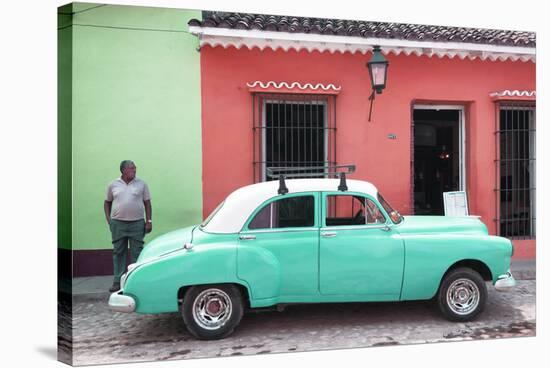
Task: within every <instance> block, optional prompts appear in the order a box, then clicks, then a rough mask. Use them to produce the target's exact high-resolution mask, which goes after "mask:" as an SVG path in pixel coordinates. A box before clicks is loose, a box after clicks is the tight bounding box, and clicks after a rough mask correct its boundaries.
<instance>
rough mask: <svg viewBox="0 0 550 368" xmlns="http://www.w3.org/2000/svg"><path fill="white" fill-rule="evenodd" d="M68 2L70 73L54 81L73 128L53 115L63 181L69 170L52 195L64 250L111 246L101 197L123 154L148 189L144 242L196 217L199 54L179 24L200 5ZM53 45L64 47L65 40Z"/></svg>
mask: <svg viewBox="0 0 550 368" xmlns="http://www.w3.org/2000/svg"><path fill="white" fill-rule="evenodd" d="M72 5H73V7H72V26H70V27H68V29H70V30H71V31H70V32H71V35H72V40H71V42H70V47H71V48H72V50H71V51H70V53H71V54H72V77H71V81H70V82H64V84H62V83H60V86H59V88H60V89H64V88H65V86H66V84H70V85H71V86H72V99H70V100H71V101H70V102H71V103H70V105H71V117H72V119H71V120H72V127H71V126H70V125H71V124H67V123H66V120H67V119H66V117H62V116H61V114H60V121H59V127H60V132H61V133H60V136H63V137H65V138H64V142H65V143H62V142H61V141H60V142H59V148H60V151H63V152H62V154H60V159H59V163H60V166H59V172H60V175H61V176H62V177H63V178H64V181H63V182H64V183H66V182H67V179H66V170H64V168H66V167H70V168H71V180H72V186H71V190H70V192H71V194H70V196H69V195H68V194H67V192H66V191H65V189H63V192H62V195H61V197H70V198H71V199H72V204H71V208H72V218H71V220H70V221H68V220H64V221H63V224H69V223H70V222H72V224H71V225H70V227H71V229H72V234H71V237H72V241H71V244H72V249H74V250H82V249H111V248H112V246H111V242H110V233H109V229H108V227H107V225H106V222H105V217H104V214H103V200H104V198H105V190H106V187H107V184H108V183H109V182H110V181H111V180H113V179H115V178H116V177H118V176H120V172H119V169H118V166H119V163H120V161H122V160H124V159H131V160H134V161H135V163H136V166H137V168H138V170H137V176H138V177H140V178H141V179H143V180H145V181H146V182H147V183H148V184H149V189H150V191H151V196H152V198H151V202H152V205H153V232H152V233H151V234H149V235H147V237H146V241H147V240H148V239H152V237H154V236H156V235H159V234H162V233H164V232H167V231H170V230H173V229H176V228H180V227H183V226H186V225H189V224H194V223H198V222H200V221H201V218H202V184H201V179H202V170H201V152H202V148H201V123H200V121H201V120H200V119H201V110H200V103H201V100H200V59H199V58H200V56H199V53H198V52H197V51H196V48H197V47H198V39H197V37H195V36H193V35H191V34H189V33H188V31H187V30H188V26H187V22H188V21H189V20H190V19H191V18H198V19H200V17H201V13H200V11H189V10H180V9H162V8H149V7H134V6H115V5H100V4H86V3H74V4H72ZM61 10H62V8H60V12H61ZM58 32H59V34H60V35H61V34H62V33H63V32H65V30H62V29H61V27H60V30H58ZM60 37H61V36H60ZM59 47H60V48H63V49H64V51H63V52H61V54H64V53H65V52H67V51H66V49H67V48H68V46H67V42H64V43H60V44H59ZM60 64H61V59H60ZM62 79H63V78H60V80H62ZM63 80H64V79H63ZM65 109H66V107H64V108H62V109H60V112H61V111H65ZM67 125H69V127H67ZM68 141H70V142H68ZM71 147H72V150H71ZM61 172H63V174H61ZM65 209H66V207H64V206H60V208H59V212H64V211H65ZM63 216H64V214H61V215H60V217H63ZM60 226H62V225H60ZM67 226H69V225H67ZM61 246H62V247H64V248H67V246H66V244H65V242H62V244H61ZM68 249H70V247H69V248H68Z"/></svg>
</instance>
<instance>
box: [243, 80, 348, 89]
mask: <svg viewBox="0 0 550 368" xmlns="http://www.w3.org/2000/svg"><path fill="white" fill-rule="evenodd" d="M246 85H247V87H249V88H256V87H258V86H259V87H260V88H264V89H267V88H269V87H273V88H276V89H281V88H286V89H295V88H296V87H297V88H298V89H301V90H305V89H312V90H317V89H322V90H324V91H328V90H333V91H340V90H341V89H342V87H336V86H335V85H334V84H332V83H331V84H327V85H326V86H325V85H323V84H321V83H317V84H316V85H315V86H313V84H311V83H306V84H303V85H302V84H300V83H299V82H292V83H291V84H290V85H289V84H288V83H287V82H281V83H279V84H277V82H275V81H269V82H267V83H265V84H264V83H263V82H261V81H255V82H253V83H246Z"/></svg>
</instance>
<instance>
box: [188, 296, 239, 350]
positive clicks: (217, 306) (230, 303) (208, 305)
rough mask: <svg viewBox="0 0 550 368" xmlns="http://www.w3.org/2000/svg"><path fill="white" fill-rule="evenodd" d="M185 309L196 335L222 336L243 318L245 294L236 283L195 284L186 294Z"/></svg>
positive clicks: (192, 331) (215, 337)
mask: <svg viewBox="0 0 550 368" xmlns="http://www.w3.org/2000/svg"><path fill="white" fill-rule="evenodd" d="M181 313H182V317H183V321H184V323H185V325H186V326H187V329H188V330H189V332H191V334H192V335H193V336H195V337H197V338H199V339H203V340H216V339H222V338H224V337H226V336H228V335H230V334H231V333H232V332H233V330H234V329H235V327H236V326H237V325H238V324H239V322H240V321H241V318H242V315H243V302H242V295H241V293H240V291H239V289H238V288H237V287H235V286H234V285H202V286H193V287H191V288H190V289H189V290H188V291H187V293H186V294H185V296H184V297H183V304H182V310H181Z"/></svg>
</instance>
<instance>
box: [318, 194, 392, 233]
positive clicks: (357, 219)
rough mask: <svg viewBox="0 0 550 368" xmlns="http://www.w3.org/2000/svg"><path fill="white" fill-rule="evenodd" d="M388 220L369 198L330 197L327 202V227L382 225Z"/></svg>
mask: <svg viewBox="0 0 550 368" xmlns="http://www.w3.org/2000/svg"><path fill="white" fill-rule="evenodd" d="M385 222H386V219H385V217H384V215H383V214H382V212H381V211H380V209H379V208H378V206H377V205H376V204H375V203H374V202H373V201H372V200H370V199H369V198H366V197H362V196H354V195H329V196H327V200H326V218H325V224H326V226H349V225H369V224H382V223H385Z"/></svg>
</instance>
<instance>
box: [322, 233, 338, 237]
mask: <svg viewBox="0 0 550 368" xmlns="http://www.w3.org/2000/svg"><path fill="white" fill-rule="evenodd" d="M336 234H337V233H336V231H323V232H322V233H321V236H322V237H323V238H334V237H335V236H336Z"/></svg>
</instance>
